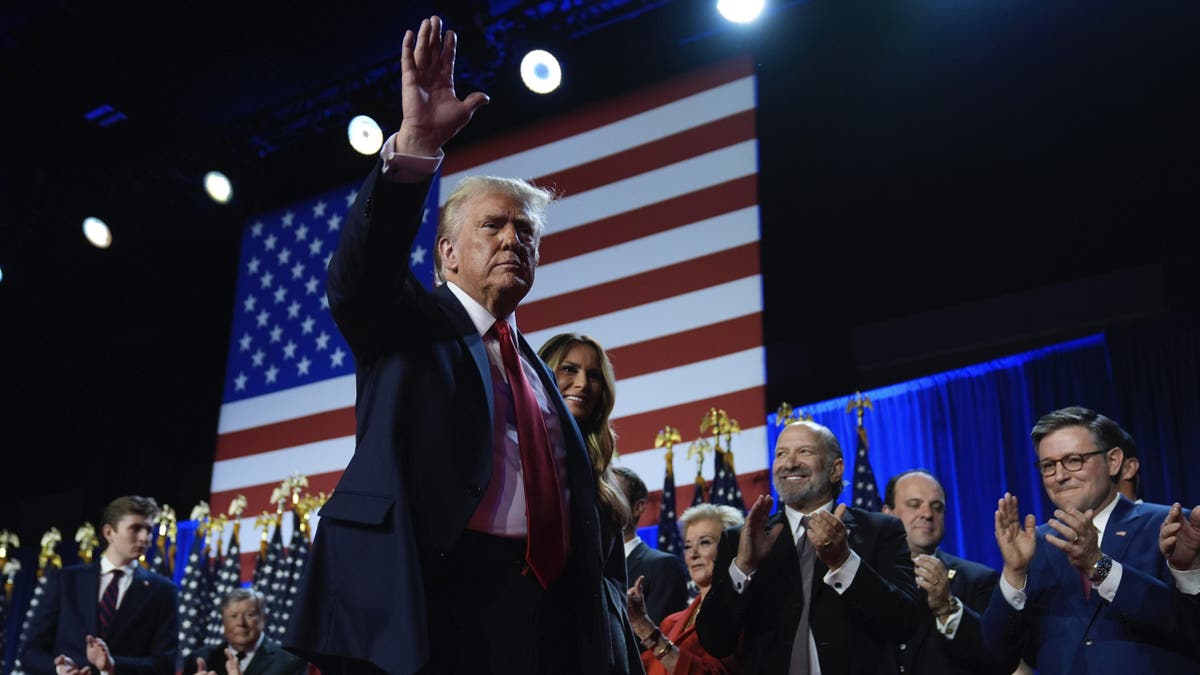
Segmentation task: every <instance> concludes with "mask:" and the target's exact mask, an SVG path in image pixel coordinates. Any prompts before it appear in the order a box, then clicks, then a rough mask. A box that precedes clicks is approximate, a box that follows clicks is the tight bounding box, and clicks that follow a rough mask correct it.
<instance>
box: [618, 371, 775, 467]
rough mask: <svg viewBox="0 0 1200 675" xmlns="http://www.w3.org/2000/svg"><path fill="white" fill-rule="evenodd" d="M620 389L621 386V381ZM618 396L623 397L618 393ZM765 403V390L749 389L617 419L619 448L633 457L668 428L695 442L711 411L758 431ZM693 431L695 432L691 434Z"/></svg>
mask: <svg viewBox="0 0 1200 675" xmlns="http://www.w3.org/2000/svg"><path fill="white" fill-rule="evenodd" d="M713 377H720V375H719V374H717V373H714V374H713ZM617 386H620V381H619V380H618V382H617ZM618 396H620V394H619V393H618ZM618 400H620V399H618ZM766 400H767V388H766V387H762V386H759V387H750V388H749V389H743V390H741V391H734V392H730V393H728V394H722V395H720V396H714V397H712V398H709V399H704V400H700V401H689V402H687V403H682V404H680V405H676V406H671V407H670V408H659V409H658V410H651V411H649V412H644V413H639V414H637V415H629V416H627V417H621V418H619V419H614V420H613V428H614V429H615V430H616V432H617V435H618V436H619V437H620V442H619V444H618V448H619V449H620V451H621V452H622V453H623V454H624V453H627V452H628V453H630V454H632V453H633V452H634V450H635V449H646V448H652V447H654V437H655V436H656V435H657V434H658V431H659V429H662V428H663V427H664V426H667V425H670V426H673V427H675V428H676V429H680V430H681V431H680V433H682V434H683V437H684V438H695V437H697V436H699V435H700V431H699V430H700V418H701V417H703V416H704V414H705V413H707V412H708V409H709V408H720V409H722V410H724V411H725V412H727V413H729V416H730V417H732V418H733V419H736V420H739V421H741V422H742V423H743V424H744V425H745V426H746V427H747V428H750V427H756V426H758V421H759V420H761V419H764V418H765V417H766V413H765V412H764V411H765V410H766V408H765V405H764V404H765V402H766ZM691 429H695V430H696V431H695V432H691V431H689V430H691ZM733 442H734V443H737V437H736V436H734V441H733ZM735 468H736V467H735ZM677 484H678V482H677Z"/></svg>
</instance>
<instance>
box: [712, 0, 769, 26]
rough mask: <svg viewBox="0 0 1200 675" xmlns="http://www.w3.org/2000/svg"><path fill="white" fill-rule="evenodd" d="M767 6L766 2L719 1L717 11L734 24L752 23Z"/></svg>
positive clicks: (761, 0) (758, 0) (760, 0)
mask: <svg viewBox="0 0 1200 675" xmlns="http://www.w3.org/2000/svg"><path fill="white" fill-rule="evenodd" d="M766 5H767V2H766V0H717V11H718V12H720V13H721V16H723V17H725V18H726V19H728V20H730V21H732V22H734V23H750V22H751V21H753V20H755V19H757V18H758V15H759V14H762V11H763V8H764V7H766Z"/></svg>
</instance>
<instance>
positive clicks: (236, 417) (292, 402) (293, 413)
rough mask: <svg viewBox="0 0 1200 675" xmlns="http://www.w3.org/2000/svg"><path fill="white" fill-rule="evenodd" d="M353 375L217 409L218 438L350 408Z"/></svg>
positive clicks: (352, 392) (352, 399) (353, 392)
mask: <svg viewBox="0 0 1200 675" xmlns="http://www.w3.org/2000/svg"><path fill="white" fill-rule="evenodd" d="M354 395H355V384H354V376H353V375H343V376H341V377H334V378H330V379H328V380H322V381H320V382H313V383H312V384H305V385H302V386H299V387H293V388H291V389H284V390H283V391H280V392H276V393H274V394H265V395H263V396H256V397H254V398H247V399H243V400H241V401H234V402H233V403H226V404H224V405H222V406H221V418H220V421H219V422H218V423H217V433H218V434H228V433H230V432H234V431H241V430H243V429H250V428H253V427H261V426H264V425H267V424H274V423H275V422H283V421H284V420H291V419H296V418H298V417H307V416H308V415H314V414H316V413H322V412H326V411H329V410H337V409H338V408H345V407H348V406H352V405H354ZM214 489H216V488H214Z"/></svg>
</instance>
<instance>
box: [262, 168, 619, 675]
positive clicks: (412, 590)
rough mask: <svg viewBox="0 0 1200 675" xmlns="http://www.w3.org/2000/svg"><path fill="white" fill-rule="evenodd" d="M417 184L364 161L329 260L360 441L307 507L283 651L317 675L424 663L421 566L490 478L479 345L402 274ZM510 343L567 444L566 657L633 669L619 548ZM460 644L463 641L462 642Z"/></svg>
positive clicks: (446, 306)
mask: <svg viewBox="0 0 1200 675" xmlns="http://www.w3.org/2000/svg"><path fill="white" fill-rule="evenodd" d="M428 189H429V181H426V182H425V183H422V184H416V185H407V184H394V183H389V182H387V181H386V180H384V179H382V174H381V164H379V163H377V164H376V167H375V169H374V170H373V171H372V172H371V174H370V176H368V178H367V180H366V182H365V183H364V185H363V186H362V188H361V189H360V190H359V193H358V196H357V199H356V201H355V203H354V205H353V207H352V208H351V211H350V214H349V215H348V217H347V220H346V223H345V229H344V230H343V232H342V239H341V242H340V244H339V246H338V250H337V252H336V253H335V254H334V256H333V258H332V260H331V262H330V266H329V284H328V295H329V300H330V307H331V309H332V311H333V315H334V318H335V320H336V321H337V323H338V327H339V328H340V329H341V331H342V333H343V335H345V337H346V340H347V342H348V343H349V344H350V347H351V348H352V350H353V352H354V357H355V364H356V375H357V382H358V396H357V402H356V404H355V418H356V423H357V429H356V438H357V445H356V448H355V452H354V456H353V458H352V459H351V460H350V463H349V465H348V466H347V467H346V470H345V472H344V473H343V474H342V477H341V479H340V480H339V482H338V485H337V488H336V489H335V490H334V492H333V494H332V496H331V497H330V498H329V500H328V501H327V502H326V503H325V505H324V507H322V509H321V511H320V515H321V526H320V527H319V528H318V529H317V534H316V538H315V540H314V542H313V549H312V554H311V558H310V560H309V563H308V565H307V568H306V570H305V576H304V578H303V580H302V583H301V588H300V595H299V599H298V601H297V606H296V609H295V611H294V612H293V614H292V616H293V618H292V623H291V626H290V630H289V632H288V635H287V637H286V638H285V639H284V641H283V644H284V647H285V648H286V649H288V650H289V651H292V652H294V653H297V654H300V655H302V656H304V657H305V658H307V659H308V660H309V661H311V662H313V663H314V664H315V665H316V666H317V667H318V668H320V669H321V670H322V671H323V672H328V673H337V672H342V670H343V669H344V668H349V667H351V662H348V661H346V659H358V660H365V661H369V662H371V663H372V664H374V666H375V667H377V668H379V669H380V670H383V671H384V672H386V673H389V674H393V675H400V674H403V673H412V672H415V671H417V670H418V669H420V668H421V667H422V666H423V665H424V664H425V663H426V662H427V660H428V659H429V644H430V639H429V635H428V633H427V627H428V624H429V621H428V620H427V611H428V609H429V607H428V606H427V603H429V602H435V601H434V600H430V598H429V596H430V595H431V594H433V595H435V596H436V595H437V593H438V588H436V587H434V586H431V585H430V579H431V578H432V576H433V575H427V574H423V570H429V569H436V566H437V565H438V563H439V560H441V559H442V558H444V557H445V556H447V555H448V554H449V553H450V551H452V550H453V548H454V545H455V543H456V542H457V541H458V538H459V536H460V534H461V533H462V532H463V530H464V528H465V527H466V525H467V522H468V520H469V518H470V517H471V514H472V513H473V512H474V511H475V508H476V507H477V506H478V505H479V503H480V501H481V499H482V497H483V494H484V491H485V489H486V488H487V486H488V483H489V481H490V480H491V477H492V453H493V431H492V416H493V410H494V407H493V404H492V383H491V366H490V364H489V362H488V357H487V353H486V351H485V349H484V344H483V339H482V338H481V336H480V335H479V333H478V331H477V329H476V327H475V325H474V324H473V323H472V322H471V320H470V317H469V315H468V314H467V312H466V310H465V309H464V308H463V307H462V304H461V303H460V302H459V301H458V299H457V298H455V297H454V295H453V293H451V292H450V290H449V289H448V288H446V287H445V286H442V287H440V288H438V289H437V290H436V291H434V292H429V291H427V290H426V289H425V288H424V287H423V286H422V285H421V284H420V283H419V282H418V281H417V279H416V278H415V277H414V276H413V274H412V273H411V271H410V270H409V269H408V260H409V249H410V247H411V244H412V241H413V239H414V238H415V236H416V232H417V229H418V227H419V225H420V223H421V216H422V210H423V208H424V202H425V195H426V193H427V192H428ZM518 346H519V348H520V350H521V351H522V352H523V353H524V355H525V358H526V360H528V361H529V362H530V363H531V364H534V365H535V367H538V366H540V368H539V370H540V373H539V374H540V376H541V380H542V386H543V387H544V388H545V390H546V393H547V394H548V395H549V400H550V401H551V403H552V405H554V406H555V408H556V409H557V412H558V415H559V418H560V421H561V426H562V429H563V432H564V436H565V441H566V446H567V447H566V449H567V471H568V481H567V483H568V487H569V489H570V518H571V521H570V527H571V553H570V556H569V558H568V561H567V569H566V570H565V572H564V574H563V580H564V581H565V583H567V584H568V588H570V591H569V593H570V594H571V595H572V597H573V601H572V602H571V606H572V607H573V608H575V610H576V611H575V612H574V615H573V619H574V625H573V626H572V627H571V629H572V630H573V631H574V633H575V635H576V636H577V638H578V639H577V640H574V641H573V643H575V644H578V645H579V651H578V657H579V660H580V662H581V663H582V664H584V666H585V668H586V670H585V672H588V673H591V672H595V673H605V674H607V673H610V672H618V673H619V672H626V671H627V670H628V669H629V667H630V666H629V664H630V661H631V660H632V662H633V664H634V665H635V666H636V668H637V669H639V670H640V668H641V662H640V660H638V658H637V657H638V650H637V647H636V645H632V644H627V643H631V642H633V638H632V636H631V634H630V635H629V636H628V638H627V636H626V634H625V633H628V632H629V630H628V628H627V626H628V621H625V622H624V626H625V629H624V631H622V630H621V625H620V624H621V621H619V620H614V617H615V616H617V615H618V614H617V613H619V615H621V616H623V615H624V593H623V591H624V586H623V584H624V583H625V574H624V572H625V566H624V556H623V553H624V552H623V551H622V550H621V548H620V546H619V545H617V546H613V545H612V544H613V543H614V542H608V545H607V546H606V545H603V544H602V543H601V542H602V534H601V525H600V522H599V515H598V511H597V505H596V491H595V479H594V477H593V474H592V469H591V464H590V462H589V460H588V455H587V451H586V450H585V448H584V445H583V438H582V436H581V435H580V433H579V430H578V427H577V426H576V425H575V421H574V419H573V418H572V417H571V415H570V414H569V413H568V412H567V410H566V407H565V405H564V404H563V402H562V397H561V396H560V395H559V394H558V387H557V385H556V384H555V381H554V379H553V376H552V374H551V373H550V372H549V369H547V368H546V367H545V365H544V364H542V362H541V360H540V359H538V357H537V355H536V353H535V352H534V351H533V349H532V348H531V347H530V346H529V344H528V343H527V342H526V341H525V339H524V337H519V339H518ZM610 552H611V553H613V554H614V555H609V553H610ZM614 556H615V557H614ZM606 570H607V571H609V572H610V574H609V576H610V579H608V580H605V578H604V576H605V571H606ZM456 639H458V638H456ZM461 639H462V640H463V641H464V642H463V644H464V645H469V641H470V636H461ZM464 648H469V647H467V646H464Z"/></svg>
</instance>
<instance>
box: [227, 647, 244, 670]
mask: <svg viewBox="0 0 1200 675" xmlns="http://www.w3.org/2000/svg"><path fill="white" fill-rule="evenodd" d="M225 672H226V673H227V674H228V675H242V667H241V665H239V664H238V657H237V652H235V651H234V650H233V647H226V648H225Z"/></svg>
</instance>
